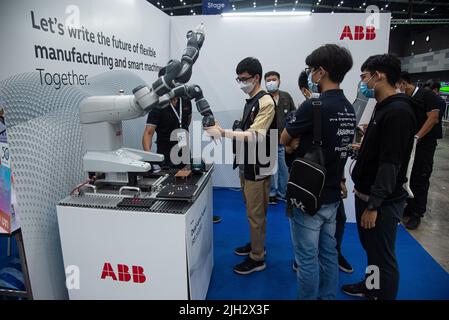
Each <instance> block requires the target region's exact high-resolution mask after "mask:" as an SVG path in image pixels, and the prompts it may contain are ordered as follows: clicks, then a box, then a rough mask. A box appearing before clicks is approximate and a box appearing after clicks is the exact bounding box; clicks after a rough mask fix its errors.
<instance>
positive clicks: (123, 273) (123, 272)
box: [101, 262, 147, 283]
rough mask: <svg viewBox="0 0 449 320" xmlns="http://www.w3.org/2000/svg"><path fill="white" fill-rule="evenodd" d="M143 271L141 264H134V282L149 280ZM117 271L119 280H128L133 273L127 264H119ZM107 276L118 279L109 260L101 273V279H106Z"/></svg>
mask: <svg viewBox="0 0 449 320" xmlns="http://www.w3.org/2000/svg"><path fill="white" fill-rule="evenodd" d="M143 272H144V270H143V268H142V267H141V266H132V278H133V282H135V283H144V282H145V281H147V277H146V276H145V274H144V273H143ZM117 273H118V281H122V282H128V281H130V280H131V273H129V267H128V266H127V265H126V264H118V265H117ZM107 277H111V278H112V280H114V281H117V275H116V274H115V272H114V269H113V268H112V266H111V264H110V263H109V262H105V264H104V266H103V272H102V273H101V279H106V278H107Z"/></svg>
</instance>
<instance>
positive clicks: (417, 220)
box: [405, 216, 421, 230]
mask: <svg viewBox="0 0 449 320" xmlns="http://www.w3.org/2000/svg"><path fill="white" fill-rule="evenodd" d="M420 224H421V217H417V216H413V217H410V219H409V220H408V221H407V223H406V224H405V227H406V228H407V229H409V230H416V229H418V227H419V225H420Z"/></svg>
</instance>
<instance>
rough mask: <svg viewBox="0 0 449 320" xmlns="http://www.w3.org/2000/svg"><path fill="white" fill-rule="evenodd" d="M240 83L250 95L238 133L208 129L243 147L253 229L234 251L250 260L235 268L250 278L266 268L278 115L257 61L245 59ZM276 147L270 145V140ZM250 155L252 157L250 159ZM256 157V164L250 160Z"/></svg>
mask: <svg viewBox="0 0 449 320" xmlns="http://www.w3.org/2000/svg"><path fill="white" fill-rule="evenodd" d="M236 73H237V79H236V80H237V82H238V83H239V84H240V88H241V89H242V90H243V92H245V93H246V94H248V96H249V98H248V99H246V104H245V108H244V110H243V115H242V118H241V121H240V126H239V129H241V131H240V130H239V131H233V130H230V129H223V128H221V127H220V126H219V124H217V123H216V124H215V126H213V127H209V128H207V129H206V130H207V132H208V133H209V134H210V135H211V136H214V137H226V138H230V139H236V140H237V141H240V142H242V143H243V145H244V152H245V155H246V156H247V157H243V158H245V159H244V161H242V163H239V170H240V182H241V186H242V192H243V198H244V201H245V205H246V213H247V217H248V222H249V229H250V242H249V243H247V244H246V245H244V246H242V247H239V248H237V249H235V250H234V253H235V254H237V255H240V256H247V258H246V259H245V260H244V261H243V262H242V263H240V264H238V265H236V266H235V267H234V272H236V273H238V274H250V273H252V272H254V271H262V270H264V269H265V268H266V264H265V234H266V216H267V210H268V198H269V192H270V177H271V174H273V170H275V168H276V165H275V162H276V153H277V150H271V149H272V148H270V145H274V146H275V148H274V149H276V147H277V130H276V111H275V103H274V101H273V98H272V97H271V96H270V95H269V94H268V93H267V92H265V91H264V90H262V89H261V87H260V84H261V79H262V65H261V64H260V62H259V60H257V59H256V58H252V57H248V58H245V59H243V60H242V61H241V62H240V63H239V64H238V65H237V68H236ZM272 133H273V137H272V139H275V141H274V143H272V144H270V136H271V135H272ZM256 141H257V142H259V141H263V142H264V143H266V144H267V148H266V152H267V153H266V154H265V155H264V156H268V159H269V161H268V163H263V162H262V157H261V156H259V153H260V152H259V149H258V147H257V145H258V143H255V142H256ZM248 155H249V156H248ZM251 155H255V161H253V162H255V163H251V161H249V160H248V158H251Z"/></svg>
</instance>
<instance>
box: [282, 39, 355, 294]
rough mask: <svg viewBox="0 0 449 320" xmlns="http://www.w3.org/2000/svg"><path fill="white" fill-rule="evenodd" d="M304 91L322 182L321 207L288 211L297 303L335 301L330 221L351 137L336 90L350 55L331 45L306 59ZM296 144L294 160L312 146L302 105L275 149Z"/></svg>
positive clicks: (346, 110)
mask: <svg viewBox="0 0 449 320" xmlns="http://www.w3.org/2000/svg"><path fill="white" fill-rule="evenodd" d="M306 64H307V66H308V68H307V69H306V72H307V75H308V82H309V88H310V89H311V90H312V91H313V92H320V93H321V95H320V98H319V100H320V101H321V103H322V106H321V107H320V109H321V116H322V129H323V130H322V137H323V150H324V157H325V167H326V180H325V183H324V189H323V192H322V197H321V199H320V201H321V203H322V206H321V207H320V209H319V210H318V212H317V213H316V214H315V215H314V216H311V215H309V214H307V213H305V212H304V211H303V210H302V209H301V208H297V207H294V208H293V212H292V214H291V217H290V225H291V233H292V241H293V248H294V250H295V259H296V262H297V264H298V271H297V277H298V285H299V290H298V298H299V299H300V300H311V299H313V300H314V299H322V300H328V299H336V295H337V286H338V253H337V248H336V245H337V242H336V240H335V229H336V215H337V209H338V206H339V205H340V203H341V189H340V183H341V181H342V177H343V170H344V167H345V164H346V159H347V157H348V151H349V150H348V147H349V146H350V145H351V142H352V140H353V137H354V132H355V126H356V123H355V112H354V108H353V107H352V104H351V103H350V102H349V101H348V100H347V99H346V97H345V96H344V94H343V91H342V90H341V89H340V83H341V82H342V81H343V78H344V76H345V75H346V73H347V72H348V71H349V70H350V69H351V67H352V57H351V53H350V52H349V51H348V50H347V49H345V48H343V47H339V46H337V45H335V44H326V45H324V46H321V47H319V48H318V49H316V50H314V51H313V52H312V53H311V54H310V55H309V56H308V57H307V58H306ZM297 138H299V149H298V152H297V155H298V156H299V157H302V156H304V154H305V153H306V152H308V151H309V149H310V148H311V146H312V140H313V106H312V101H311V100H307V101H305V102H304V103H303V104H302V105H301V106H300V107H299V108H298V110H297V111H296V113H295V114H294V116H293V117H292V118H291V119H290V121H288V122H287V123H286V126H285V130H284V131H283V132H282V135H281V144H283V145H285V146H290V145H291V144H292V143H295V140H296V139H297Z"/></svg>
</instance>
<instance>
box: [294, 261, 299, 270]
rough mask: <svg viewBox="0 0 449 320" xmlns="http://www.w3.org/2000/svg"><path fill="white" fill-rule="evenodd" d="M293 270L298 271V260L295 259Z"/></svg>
mask: <svg viewBox="0 0 449 320" xmlns="http://www.w3.org/2000/svg"><path fill="white" fill-rule="evenodd" d="M293 271H295V272H298V264H297V263H296V261H293Z"/></svg>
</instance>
